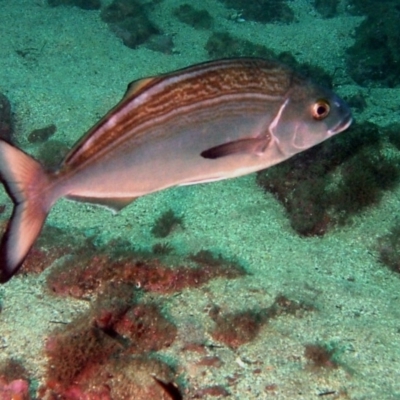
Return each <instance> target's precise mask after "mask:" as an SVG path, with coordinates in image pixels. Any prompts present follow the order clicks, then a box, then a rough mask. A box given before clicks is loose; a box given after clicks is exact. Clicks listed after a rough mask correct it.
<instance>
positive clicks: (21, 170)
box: [0, 140, 51, 283]
mask: <svg viewBox="0 0 400 400" xmlns="http://www.w3.org/2000/svg"><path fill="white" fill-rule="evenodd" d="M0 178H1V180H2V181H3V184H4V186H5V187H6V189H7V192H8V194H9V195H10V197H11V198H12V200H13V202H14V209H13V213H12V216H11V218H10V221H9V222H8V226H7V228H6V231H5V234H4V236H3V238H2V241H1V244H0V282H2V283H4V282H7V281H8V280H9V279H10V278H11V277H12V276H13V275H14V274H15V273H16V272H17V270H18V269H19V267H20V266H21V265H22V263H23V262H24V260H25V257H26V256H27V254H28V252H29V250H30V249H31V247H32V245H33V243H34V242H35V240H36V238H37V237H38V235H39V233H40V231H41V229H42V227H43V224H44V221H45V219H46V216H47V214H48V212H49V208H50V206H51V204H49V201H48V200H46V199H47V198H48V196H47V195H46V190H45V188H46V186H47V185H48V178H47V175H46V173H45V172H44V170H43V168H42V166H41V165H40V164H39V163H38V162H37V161H35V160H34V159H33V158H32V157H30V156H28V155H27V154H25V153H24V152H22V151H21V150H19V149H17V148H15V147H13V146H12V145H10V144H8V143H6V142H3V141H2V140H0Z"/></svg>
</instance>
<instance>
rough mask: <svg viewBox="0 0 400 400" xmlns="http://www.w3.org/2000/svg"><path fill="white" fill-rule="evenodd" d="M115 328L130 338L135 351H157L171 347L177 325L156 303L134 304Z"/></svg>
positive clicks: (132, 349)
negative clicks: (166, 316) (170, 320)
mask: <svg viewBox="0 0 400 400" xmlns="http://www.w3.org/2000/svg"><path fill="white" fill-rule="evenodd" d="M114 330H115V331H116V332H117V333H118V334H120V335H121V336H123V337H124V338H127V339H129V341H130V343H131V345H130V349H129V350H130V351H131V352H133V353H137V352H147V351H157V350H161V349H162V348H164V347H169V346H170V345H171V344H172V343H173V341H174V340H175V337H176V327H175V325H173V324H172V323H171V322H169V321H168V320H167V319H166V318H165V317H164V316H163V315H162V313H161V312H160V309H159V308H158V307H157V306H156V305H155V304H138V305H135V306H132V307H131V308H130V309H129V310H128V311H127V312H126V313H125V314H124V315H123V316H122V317H121V318H120V319H119V321H117V322H116V323H115V325H114Z"/></svg>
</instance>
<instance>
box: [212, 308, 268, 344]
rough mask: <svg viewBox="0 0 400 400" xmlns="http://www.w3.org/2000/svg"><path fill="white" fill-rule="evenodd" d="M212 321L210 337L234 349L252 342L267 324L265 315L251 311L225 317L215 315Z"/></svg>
mask: <svg viewBox="0 0 400 400" xmlns="http://www.w3.org/2000/svg"><path fill="white" fill-rule="evenodd" d="M212 319H213V320H214V322H215V323H216V326H215V328H214V329H213V331H212V332H211V336H212V337H213V338H214V339H215V340H217V341H218V342H222V343H224V344H226V345H227V346H229V347H231V348H234V349H236V348H238V347H239V346H241V345H243V344H245V343H248V342H250V341H252V340H254V339H255V338H256V336H257V335H258V333H259V331H260V329H261V327H262V326H263V325H264V324H265V323H266V322H267V318H266V315H263V313H261V312H256V311H253V310H246V311H241V312H238V313H236V314H235V313H232V314H226V315H220V314H219V313H215V315H213V316H212Z"/></svg>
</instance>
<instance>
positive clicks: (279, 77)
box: [65, 60, 292, 163]
mask: <svg viewBox="0 0 400 400" xmlns="http://www.w3.org/2000/svg"><path fill="white" fill-rule="evenodd" d="M250 66H251V68H252V73H251V74H249V73H248V68H249V67H250ZM267 66H268V67H272V66H273V68H272V69H271V68H270V69H267V68H266V65H265V64H264V63H260V62H258V60H250V61H249V60H239V61H237V62H236V63H235V64H233V65H231V64H230V63H229V64H228V63H226V62H220V63H216V64H213V65H210V67H209V68H207V69H204V68H198V67H194V68H188V69H187V70H185V73H184V74H183V75H182V76H181V75H172V76H170V75H166V76H164V77H161V78H155V79H154V82H152V80H151V79H149V82H147V83H146V84H145V85H143V86H142V87H141V89H140V91H139V92H137V93H136V92H134V93H133V95H130V96H129V95H128V96H127V98H126V99H123V101H122V102H121V103H120V104H119V105H118V106H117V107H116V108H115V109H114V110H112V112H111V113H110V114H109V115H108V116H106V118H104V120H103V121H101V122H100V124H99V125H97V126H95V127H94V129H92V130H91V131H90V133H89V135H88V136H87V138H86V139H89V138H91V139H92V140H93V141H91V143H90V153H89V154H83V152H82V151H81V150H82V149H80V148H76V149H74V151H73V152H72V153H71V154H70V155H68V156H67V158H66V160H65V163H69V162H74V161H75V159H76V158H77V160H76V161H77V163H79V162H82V161H83V160H84V159H85V158H90V156H91V155H92V154H94V153H98V152H99V151H101V149H102V148H106V147H107V146H109V145H110V143H113V142H114V141H115V140H116V139H118V140H119V141H123V140H125V137H126V136H128V135H129V136H130V139H132V138H133V137H137V136H140V135H141V134H146V133H147V132H146V123H147V122H148V121H149V120H151V122H152V123H154V122H155V121H159V123H162V122H163V121H164V120H165V119H167V118H168V117H170V115H171V113H172V114H174V115H175V113H179V112H181V113H185V112H187V111H188V109H189V110H190V107H191V106H193V104H195V105H196V106H197V105H198V104H199V103H200V101H201V102H204V103H207V102H209V101H211V100H212V99H221V97H222V100H224V99H226V98H227V97H228V96H229V95H232V96H241V95H243V94H246V95H251V94H252V93H254V94H256V93H263V94H264V95H266V96H271V97H275V96H283V95H284V94H285V93H286V92H287V90H288V88H289V87H290V82H291V78H292V74H291V73H289V74H288V69H287V68H284V67H282V66H280V65H279V64H275V63H269V64H267ZM143 97H144V98H143ZM133 99H134V100H135V102H133V103H132V100H133ZM234 100H235V98H233V99H232V101H234ZM132 108H133V109H134V112H131V109H132ZM118 114H123V115H125V118H118V125H116V124H114V123H111V124H110V126H107V123H108V122H109V121H110V115H112V116H116V117H118ZM116 119H117V118H116ZM143 124H144V129H142V130H140V129H139V128H140V127H141V126H142V125H143ZM130 127H135V131H134V133H133V132H132V131H131V130H130V129H129V128H130ZM101 128H103V129H102V130H101V131H99V129H101ZM109 128H112V131H111V132H110V131H109ZM104 132H105V133H106V135H104ZM121 132H124V133H125V134H124V135H121ZM94 133H98V134H97V137H96V138H94V137H93V134H94ZM87 147H88V146H87ZM84 150H85V151H86V148H85V149H84Z"/></svg>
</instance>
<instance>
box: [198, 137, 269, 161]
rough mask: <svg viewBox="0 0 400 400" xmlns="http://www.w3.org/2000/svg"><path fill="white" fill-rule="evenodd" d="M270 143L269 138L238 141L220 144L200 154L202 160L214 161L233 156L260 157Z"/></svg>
mask: <svg viewBox="0 0 400 400" xmlns="http://www.w3.org/2000/svg"><path fill="white" fill-rule="evenodd" d="M269 142H270V139H269V138H262V139H240V140H236V141H234V142H229V143H224V144H220V145H219V146H215V147H211V149H207V150H204V151H203V152H202V153H201V156H202V157H203V158H209V159H212V160H213V159H216V158H221V157H226V156H231V155H233V154H254V155H260V154H262V153H263V152H264V151H265V149H266V148H267V146H268V144H269Z"/></svg>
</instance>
